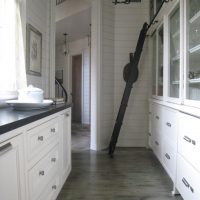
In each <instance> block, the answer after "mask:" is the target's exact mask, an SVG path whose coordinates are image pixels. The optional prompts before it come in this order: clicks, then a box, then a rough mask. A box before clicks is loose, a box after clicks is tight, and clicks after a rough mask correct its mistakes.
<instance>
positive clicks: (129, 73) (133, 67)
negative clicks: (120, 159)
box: [109, 23, 149, 157]
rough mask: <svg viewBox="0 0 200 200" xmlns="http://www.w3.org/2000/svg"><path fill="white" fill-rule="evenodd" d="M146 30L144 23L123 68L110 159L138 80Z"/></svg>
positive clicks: (147, 26) (146, 26)
mask: <svg viewBox="0 0 200 200" xmlns="http://www.w3.org/2000/svg"><path fill="white" fill-rule="evenodd" d="M148 28H149V25H148V24H147V23H144V25H143V27H142V30H141V31H140V35H139V39H138V42H137V46H136V50H135V53H134V55H133V53H130V63H128V64H127V65H126V66H125V67H124V80H125V81H126V87H125V90H124V94H123V97H122V100H121V105H120V108H119V111H118V115H117V119H116V122H115V126H114V129H113V133H112V137H111V140H110V145H109V155H110V156H111V157H113V154H114V151H115V147H116V143H117V140H118V136H119V133H120V129H121V126H122V122H123V119H124V114H125V112H126V107H127V105H128V100H129V97H130V94H131V90H132V87H133V83H135V82H136V81H137V79H138V74H139V71H138V63H139V61H140V57H141V54H142V49H143V46H144V42H145V38H146V34H147V31H148Z"/></svg>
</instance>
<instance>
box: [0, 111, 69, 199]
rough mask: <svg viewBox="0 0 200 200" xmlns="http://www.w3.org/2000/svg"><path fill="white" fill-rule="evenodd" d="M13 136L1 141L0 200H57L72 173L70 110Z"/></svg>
mask: <svg viewBox="0 0 200 200" xmlns="http://www.w3.org/2000/svg"><path fill="white" fill-rule="evenodd" d="M18 130H20V131H21V132H19V133H18ZM13 133H14V134H13V135H18V136H15V137H13V138H12V139H10V140H7V141H5V142H1V137H0V200H56V198H57V196H58V194H59V192H60V190H61V188H62V186H63V184H64V182H65V180H66V179H67V177H68V175H69V173H70V170H71V108H68V109H65V110H63V111H60V112H58V113H55V114H53V115H50V116H48V117H45V118H43V119H41V120H38V121H35V122H32V123H30V124H28V125H26V126H24V127H20V129H16V130H13ZM15 133H16V134H15ZM5 134H6V133H5Z"/></svg>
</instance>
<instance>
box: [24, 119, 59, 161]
mask: <svg viewBox="0 0 200 200" xmlns="http://www.w3.org/2000/svg"><path fill="white" fill-rule="evenodd" d="M58 121H59V120H58V119H57V118H55V119H52V120H50V121H48V122H46V123H44V124H41V125H39V126H38V127H35V128H33V129H31V130H29V131H28V132H27V149H28V160H31V159H32V158H33V157H34V156H36V155H37V154H38V153H40V152H41V150H42V149H44V148H45V147H46V146H47V145H48V143H49V142H51V141H54V142H55V143H56V142H57V141H58V133H59V130H58Z"/></svg>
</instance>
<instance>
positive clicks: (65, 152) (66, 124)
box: [61, 110, 71, 183]
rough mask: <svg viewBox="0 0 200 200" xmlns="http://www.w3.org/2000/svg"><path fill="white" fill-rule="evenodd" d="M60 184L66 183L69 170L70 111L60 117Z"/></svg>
mask: <svg viewBox="0 0 200 200" xmlns="http://www.w3.org/2000/svg"><path fill="white" fill-rule="evenodd" d="M62 118H63V120H62V122H63V123H62V126H63V130H65V132H63V134H62V170H61V171H62V182H63V183H64V182H65V181H66V178H67V177H68V175H69V172H70V170H71V110H68V111H66V112H65V113H64V114H63V115H62Z"/></svg>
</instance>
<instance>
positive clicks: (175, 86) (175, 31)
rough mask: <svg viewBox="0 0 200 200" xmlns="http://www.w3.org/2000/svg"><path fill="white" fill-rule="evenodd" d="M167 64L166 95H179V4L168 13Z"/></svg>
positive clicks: (173, 96)
mask: <svg viewBox="0 0 200 200" xmlns="http://www.w3.org/2000/svg"><path fill="white" fill-rule="evenodd" d="M168 20H169V26H168V39H169V48H168V53H169V66H168V84H169V85H168V97H170V98H179V97H180V6H179V4H178V5H177V6H176V7H175V8H174V9H173V10H172V12H171V13H170V15H169V18H168Z"/></svg>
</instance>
